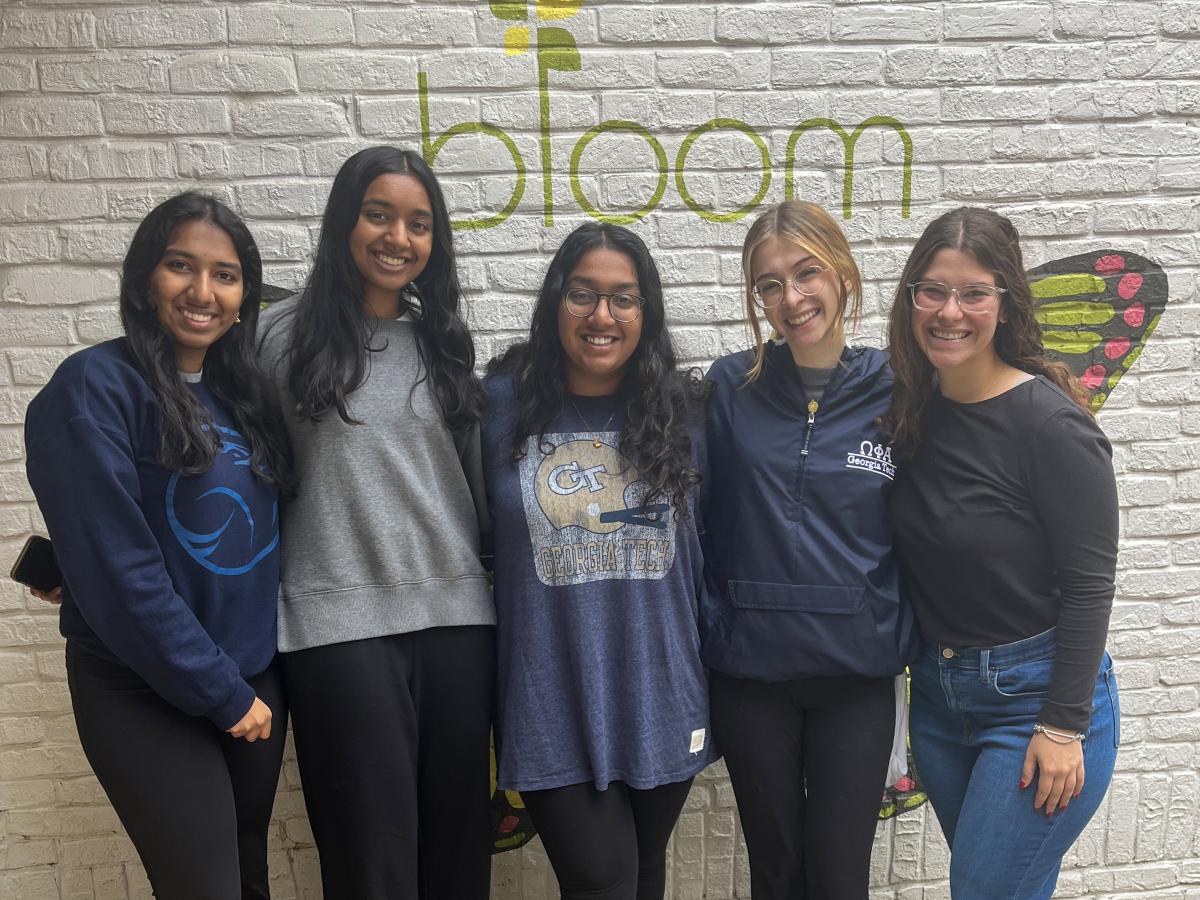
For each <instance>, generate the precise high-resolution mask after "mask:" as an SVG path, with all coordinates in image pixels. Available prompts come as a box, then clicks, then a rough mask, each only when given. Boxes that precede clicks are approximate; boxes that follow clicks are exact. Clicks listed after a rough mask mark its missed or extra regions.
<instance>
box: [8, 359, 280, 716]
mask: <svg viewBox="0 0 1200 900" xmlns="http://www.w3.org/2000/svg"><path fill="white" fill-rule="evenodd" d="M189 388H190V389H191V390H193V391H194V392H195V394H196V398H197V399H198V400H199V401H200V403H201V404H203V405H204V406H205V407H206V408H207V409H208V410H209V412H210V413H211V414H212V427H216V429H217V430H218V432H219V433H220V435H221V442H222V447H221V449H220V451H219V452H218V453H217V456H216V460H215V462H214V463H213V466H212V468H211V469H209V471H207V472H204V473H203V474H200V475H195V476H181V475H179V474H178V473H177V472H172V471H170V470H167V469H164V468H163V467H162V465H161V464H160V463H159V461H158V453H159V409H158V403H157V401H156V400H155V397H154V394H153V392H152V391H151V390H150V387H149V385H147V384H146V381H145V380H144V379H143V378H142V376H141V374H140V373H139V371H138V369H137V368H136V367H135V364H134V361H133V358H132V357H131V356H130V355H129V352H128V350H127V349H126V346H125V341H124V340H123V339H121V340H115V341H108V342H107V343H104V344H100V345H98V346H96V347H91V348H89V349H87V350H83V351H81V352H79V353H76V354H75V355H73V356H71V357H70V358H69V359H67V360H66V361H65V362H64V363H63V364H62V365H61V366H59V368H58V371H57V372H55V373H54V377H53V378H51V379H50V383H49V384H47V385H46V387H45V388H44V389H43V390H42V391H41V392H40V393H39V394H38V395H37V396H36V397H35V398H34V400H33V402H32V403H30V405H29V410H28V412H27V414H26V418H25V447H26V457H27V460H28V464H27V469H28V476H29V483H30V485H31V486H32V487H33V491H34V494H35V495H36V496H37V501H38V506H40V507H41V510H42V514H43V516H44V517H45V519H46V525H47V527H48V528H49V530H50V538H51V540H52V541H53V542H54V551H55V555H56V557H57V559H58V563H59V567H60V568H61V569H62V572H63V579H64V585H63V603H62V613H61V618H60V628H61V630H62V633H63V635H64V636H65V637H66V638H67V639H68V641H69V642H70V643H71V645H72V646H74V647H77V648H79V649H80V650H82V651H84V652H87V653H91V654H93V655H97V656H101V657H103V658H106V659H109V660H112V661H115V662H119V663H122V664H123V665H125V666H128V667H129V668H130V669H132V670H133V671H134V672H136V673H137V674H138V675H140V676H141V677H142V678H143V679H145V681H146V682H147V684H149V685H150V687H151V688H153V689H154V690H155V691H156V692H157V693H158V694H159V695H160V696H162V697H163V698H164V699H166V700H167V701H168V702H170V703H172V704H174V705H175V706H176V707H178V708H179V709H181V710H182V711H183V712H185V713H188V714H189V715H196V716H206V717H207V718H208V719H210V720H211V721H212V722H213V724H215V725H216V726H217V727H218V728H221V729H228V728H231V727H232V726H233V725H235V724H237V722H238V721H239V720H240V719H241V718H242V716H244V715H245V714H246V713H247V712H248V711H249V709H250V706H251V705H252V704H253V702H254V690H253V689H252V688H251V687H250V685H249V684H247V683H246V679H247V678H249V677H251V676H253V675H256V674H258V673H260V672H262V671H263V670H264V669H265V668H266V667H267V666H268V665H269V664H270V662H271V658H272V657H273V655H274V653H275V602H276V595H277V593H278V590H279V518H278V502H277V496H276V492H275V490H274V489H273V488H270V487H268V486H267V485H265V484H263V482H262V481H261V480H259V479H257V478H255V477H254V476H253V475H252V474H251V471H250V460H249V445H248V444H247V442H246V440H245V439H244V438H243V437H242V436H241V435H240V434H239V433H238V432H237V430H236V427H235V425H234V423H233V422H232V420H231V419H230V417H229V416H228V414H227V413H226V412H225V410H224V409H222V408H221V406H220V404H219V403H218V402H217V401H216V399H215V398H214V397H213V396H212V394H211V393H210V392H209V391H208V390H207V389H206V388H205V387H204V386H203V385H202V384H190V385H189Z"/></svg>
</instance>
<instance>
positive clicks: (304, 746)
mask: <svg viewBox="0 0 1200 900" xmlns="http://www.w3.org/2000/svg"><path fill="white" fill-rule="evenodd" d="M459 299H460V289H459V284H458V277H457V274H456V271H455V260H454V249H453V244H452V240H451V231H450V221H449V216H448V214H447V212H446V204H445V201H444V199H443V197H442V192H441V190H440V188H439V186H438V183H437V180H436V179H435V177H434V175H433V173H432V172H431V171H430V169H429V168H428V167H427V166H426V165H425V163H424V161H423V160H422V159H421V157H420V156H419V155H418V154H416V153H414V152H412V151H404V150H399V149H396V148H394V147H372V148H370V149H367V150H364V151H362V152H360V153H357V154H355V155H354V156H352V157H350V158H349V159H348V160H347V161H346V162H345V163H344V164H343V166H342V168H341V170H340V171H339V172H338V174H337V177H336V178H335V179H334V183H333V188H332V190H331V192H330V196H329V201H328V203H327V205H326V208H325V213H324V218H323V220H322V227H321V237H320V241H319V245H318V248H317V256H316V261H315V264H314V267H313V271H312V274H311V275H310V277H309V280H308V283H307V285H306V286H305V288H304V290H303V292H302V293H300V294H299V295H298V296H296V297H293V298H291V299H289V300H286V301H283V302H281V303H279V304H277V305H275V306H274V307H272V308H271V309H269V310H268V311H267V312H266V313H264V315H263V324H262V339H261V353H262V357H263V360H264V362H265V363H266V364H267V365H268V366H269V367H270V370H271V372H272V374H273V376H274V380H275V383H276V385H277V387H278V389H279V392H280V396H281V397H282V400H283V406H284V410H285V413H286V420H287V428H288V433H289V436H290V438H291V442H292V446H293V449H294V453H295V466H296V472H297V478H298V480H299V482H300V485H301V487H300V491H299V494H298V496H297V497H296V499H295V500H294V501H292V502H291V503H290V504H288V505H287V506H286V507H285V509H284V512H283V522H282V530H283V574H282V587H281V590H280V599H279V649H280V650H281V651H282V653H283V657H282V658H283V661H284V674H285V679H286V687H287V692H288V696H289V699H290V702H291V705H292V711H293V729H294V734H295V740H296V749H297V754H298V757H299V764H300V774H301V778H302V780H303V785H304V799H305V804H306V806H307V807H308V814H309V819H310V821H311V824H312V829H313V834H314V837H315V839H316V843H317V849H318V850H319V852H320V857H321V879H322V883H323V886H324V894H325V897H326V900H340V898H346V900H395V898H401V897H418V896H420V897H437V898H441V897H447V898H449V897H453V898H456V900H459V898H461V900H484V898H486V897H487V895H488V891H489V886H490V863H489V845H490V844H489V835H490V820H489V808H488V800H489V785H488V731H489V726H490V718H491V702H492V686H493V680H494V667H495V648H494V627H493V626H494V623H495V611H494V609H493V606H492V600H491V594H490V591H489V589H488V581H487V575H486V573H485V571H484V569H483V566H482V565H481V563H480V559H479V534H480V525H481V517H482V516H485V515H486V512H485V506H484V500H483V497H484V493H483V489H482V474H481V468H480V461H479V437H478V421H479V412H480V407H481V400H482V393H481V388H480V385H479V382H478V380H477V379H476V377H475V375H474V373H473V368H474V362H475V354H474V348H473V346H472V343H471V338H470V335H469V334H468V332H467V329H466V325H465V324H464V322H463V319H462V316H461V313H460V309H459Z"/></svg>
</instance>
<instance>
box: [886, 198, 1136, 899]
mask: <svg viewBox="0 0 1200 900" xmlns="http://www.w3.org/2000/svg"><path fill="white" fill-rule="evenodd" d="M1034 313H1035V306H1034V300H1033V296H1032V293H1031V291H1030V287H1029V282H1028V280H1027V278H1026V275H1025V266H1024V263H1023V262H1022V259H1021V247H1020V242H1019V236H1018V234H1017V230H1016V229H1015V228H1014V227H1013V225H1012V223H1011V222H1009V221H1008V219H1006V218H1004V217H1003V216H1000V215H998V214H996V213H994V212H991V211H989V210H985V209H972V208H963V209H957V210H954V211H952V212H948V213H946V214H944V215H942V216H940V217H939V218H937V219H935V220H934V221H933V222H932V223H930V225H929V226H928V228H926V229H925V233H924V234H923V235H921V238H920V240H918V241H917V244H916V246H915V247H914V248H913V251H912V254H911V255H910V256H909V259H908V263H907V264H906V265H905V267H904V273H903V275H902V277H901V279H900V284H899V286H898V287H897V290H896V298H895V303H894V305H893V307H892V313H891V321H890V336H891V353H892V368H893V370H894V371H895V374H896V392H895V397H894V399H893V402H892V406H891V409H890V410H889V411H888V416H887V424H888V426H889V428H890V430H891V433H892V434H893V436H894V440H895V444H896V447H897V450H898V453H899V455H900V456H901V466H900V473H901V474H900V477H899V479H898V481H897V485H896V491H895V493H894V494H893V496H892V522H893V526H894V529H895V535H896V545H897V548H898V550H899V552H900V559H901V563H902V567H903V573H904V580H905V582H906V584H907V586H908V589H909V593H910V594H911V596H912V600H913V604H914V606H915V607H916V611H917V617H918V620H919V623H920V627H921V631H922V633H923V635H924V636H925V639H926V644H927V646H926V650H925V652H924V653H923V654H922V655H921V657H920V658H919V659H918V660H917V661H916V662H915V663H914V664H913V665H912V722H911V740H912V749H913V755H914V757H915V759H916V763H917V768H918V770H919V771H920V773H921V777H922V779H923V781H924V784H925V788H926V790H927V791H928V793H929V799H930V801H931V802H932V804H933V808H934V811H935V812H936V813H937V817H938V820H939V822H940V823H941V826H942V831H943V832H944V833H945V835H946V840H947V842H948V843H949V844H950V849H951V857H950V890H951V892H952V893H953V895H954V896H955V897H959V896H961V897H974V898H980V900H988V898H997V900H999V898H1008V897H1022V898H1030V900H1038V898H1048V897H1049V896H1050V895H1051V894H1052V893H1053V891H1054V885H1055V882H1056V881H1057V879H1058V870H1059V866H1060V864H1061V862H1062V857H1063V854H1064V853H1066V851H1067V849H1068V848H1069V847H1070V846H1071V844H1072V843H1073V842H1074V840H1075V838H1076V837H1078V836H1079V833H1080V832H1081V831H1082V830H1083V827H1084V826H1085V825H1086V824H1087V822H1088V820H1089V819H1090V818H1091V817H1092V815H1093V813H1095V811H1096V809H1097V807H1098V806H1099V804H1100V801H1101V800H1102V799H1103V797H1104V793H1105V790H1106V789H1107V787H1108V783H1109V780H1110V778H1111V776H1112V770H1113V764H1114V761H1115V758H1116V747H1117V742H1118V734H1119V728H1118V719H1119V705H1118V700H1117V685H1116V680H1115V679H1114V677H1113V670H1112V660H1111V659H1110V658H1109V657H1108V654H1107V653H1105V652H1104V642H1105V636H1106V634H1107V630H1108V617H1109V612H1110V610H1111V607H1112V600H1113V580H1114V574H1115V568H1116V557H1117V494H1116V485H1115V483H1114V479H1113V470H1112V458H1111V457H1112V451H1111V449H1110V447H1109V444H1108V441H1107V440H1106V439H1105V437H1104V435H1103V433H1102V432H1101V431H1100V429H1099V427H1098V426H1097V425H1096V422H1095V421H1094V420H1093V418H1092V416H1091V414H1090V412H1089V409H1088V405H1087V399H1086V396H1085V394H1084V392H1083V390H1082V389H1081V388H1080V386H1079V384H1078V383H1077V382H1076V381H1075V379H1074V378H1073V377H1072V376H1071V373H1070V372H1069V371H1068V370H1067V368H1066V367H1065V366H1063V365H1061V364H1058V363H1054V362H1051V361H1050V360H1048V359H1047V358H1046V355H1045V351H1044V350H1043V348H1042V339H1041V331H1040V329H1039V327H1038V323H1037V320H1036V319H1035V315H1034ZM1031 795H1032V796H1031Z"/></svg>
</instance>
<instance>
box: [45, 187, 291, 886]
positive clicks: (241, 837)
mask: <svg viewBox="0 0 1200 900" xmlns="http://www.w3.org/2000/svg"><path fill="white" fill-rule="evenodd" d="M261 295H262V265H261V263H260V261H259V255H258V250H257V248H256V247H255V244H254V240H253V238H252V237H251V236H250V233H249V231H247V229H246V226H245V225H244V224H243V223H242V221H241V220H240V219H239V218H238V217H237V216H236V215H235V214H234V213H233V212H231V211H230V210H229V209H228V208H226V207H225V206H224V205H223V204H222V203H220V201H218V200H215V199H213V198H211V197H205V196H202V195H199V194H194V193H185V194H180V195H178V196H176V197H172V198H171V199H170V200H167V201H165V202H164V203H162V204H160V205H159V206H158V207H156V208H155V209H154V210H153V211H151V213H150V214H149V215H148V216H146V218H145V219H144V220H143V221H142V223H141V225H139V226H138V229H137V231H136V233H135V234H134V236H133V240H132V242H131V243H130V247H129V251H128V253H127V254H126V256H125V262H124V267H123V270H122V278H121V296H120V312H121V321H122V324H123V325H124V328H125V337H123V338H120V339H117V340H113V341H108V342H106V343H103V344H100V345H98V346H95V347H91V348H89V349H87V350H83V351H81V352H79V353H76V354H75V355H73V356H71V357H70V358H69V359H67V360H66V361H65V362H64V363H63V364H62V365H61V366H60V367H59V368H58V371H57V372H55V374H54V376H53V378H51V380H50V383H49V384H48V385H47V386H46V387H45V388H44V389H43V390H42V391H41V392H40V393H39V394H38V395H37V397H36V398H34V400H33V402H32V403H31V404H30V405H29V410H28V414H27V417H26V427H25V441H26V448H27V452H26V456H27V459H28V475H29V482H30V484H31V485H32V487H33V490H34V493H35V494H36V496H37V501H38V505H39V507H40V508H41V510H42V513H43V515H44V516H45V519H46V525H47V527H48V528H49V531H50V536H51V538H52V540H53V542H54V546H55V552H56V555H57V558H58V562H59V565H60V568H61V569H62V572H63V579H64V584H63V591H62V613H61V629H62V633H63V635H64V636H65V637H66V638H67V679H68V684H69V686H70V690H71V702H72V706H73V708H74V711H75V722H76V725H77V727H78V730H79V738H80V742H81V743H82V745H83V750H84V753H85V754H86V755H87V758H88V761H89V762H90V763H91V765H92V768H93V769H94V770H95V772H96V776H97V777H98V778H99V780H100V784H101V785H102V786H103V788H104V790H105V792H106V793H107V794H108V797H109V799H110V800H111V801H112V804H113V807H114V808H115V809H116V811H117V815H118V816H119V817H120V819H121V822H122V824H123V825H124V826H125V828H126V830H127V831H128V832H129V836H130V838H131V839H132V840H133V843H134V846H135V847H136V848H137V851H138V854H139V856H140V857H141V859H142V862H143V863H144V864H145V867H146V871H147V874H148V875H149V878H150V883H151V885H152V887H153V889H154V891H155V894H156V895H157V896H159V897H163V898H171V900H187V898H197V900H209V898H215V897H239V896H240V897H242V898H266V897H269V895H270V892H269V886H268V880H267V853H266V851H267V828H268V825H269V822H270V817H271V806H272V802H273V800H274V796H275V786H276V782H277V781H278V777H279V767H280V764H281V762H282V758H283V745H284V735H285V733H286V731H287V711H286V708H285V707H284V704H283V693H282V690H281V686H280V677H279V674H278V672H277V666H276V664H275V663H274V661H273V660H274V658H275V643H276V628H275V598H276V594H277V591H278V586H279V549H278V548H279V524H278V503H277V499H278V493H279V490H280V489H281V488H286V487H287V486H288V484H289V480H290V469H289V459H288V451H287V447H286V444H285V443H284V442H283V438H282V429H281V427H280V423H279V421H278V418H279V417H278V415H277V414H276V413H275V412H274V407H273V405H272V404H271V403H270V402H269V400H268V397H269V395H270V392H269V390H267V386H266V383H265V380H264V379H263V377H262V376H261V375H260V373H259V371H258V368H257V366H256V363H255V342H254V328H255V323H256V321H257V318H258V305H259V300H260V298H261Z"/></svg>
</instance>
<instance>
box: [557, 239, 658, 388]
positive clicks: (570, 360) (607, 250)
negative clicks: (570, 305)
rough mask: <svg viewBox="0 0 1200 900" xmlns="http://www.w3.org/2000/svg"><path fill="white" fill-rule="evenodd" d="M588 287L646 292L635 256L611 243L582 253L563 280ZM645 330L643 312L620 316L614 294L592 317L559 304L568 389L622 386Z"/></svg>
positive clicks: (567, 284) (602, 290)
mask: <svg viewBox="0 0 1200 900" xmlns="http://www.w3.org/2000/svg"><path fill="white" fill-rule="evenodd" d="M571 288H588V289H589V290H593V291H597V292H599V293H602V294H608V293H614V294H638V295H640V294H641V289H640V286H639V284H638V277H637V270H636V269H635V268H634V266H633V260H631V259H630V258H629V257H628V256H626V255H625V254H624V253H621V252H620V251H619V250H613V249H612V248H611V247H596V248H594V249H592V250H589V251H588V252H587V253H585V254H583V256H581V257H580V258H579V262H578V264H577V265H576V266H575V268H574V269H573V270H572V271H571V274H570V275H569V276H568V277H567V279H566V282H565V283H564V285H563V293H564V294H565V293H566V292H567V291H569V290H570V289H571ZM641 336H642V317H641V316H638V318H636V319H634V320H633V321H632V322H618V321H617V320H616V319H614V318H613V317H612V311H611V309H610V308H609V305H608V299H607V298H604V299H602V300H601V301H600V302H599V303H597V304H596V309H595V311H593V312H592V314H591V315H590V316H588V317H587V318H586V319H581V318H578V317H577V316H573V315H571V314H570V313H569V312H567V308H566V303H564V302H560V303H559V305H558V339H559V341H561V342H562V348H563V356H564V360H563V364H564V366H565V367H566V372H565V375H566V378H567V390H569V391H570V392H571V393H573V394H579V395H580V396H602V395H605V394H612V393H615V392H616V390H617V388H619V387H620V386H621V379H622V377H623V376H624V374H625V367H626V365H627V364H628V363H629V358H630V357H631V356H633V351H634V350H636V349H637V346H638V341H639V340H641Z"/></svg>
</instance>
